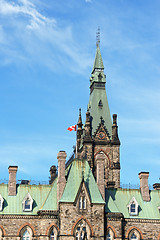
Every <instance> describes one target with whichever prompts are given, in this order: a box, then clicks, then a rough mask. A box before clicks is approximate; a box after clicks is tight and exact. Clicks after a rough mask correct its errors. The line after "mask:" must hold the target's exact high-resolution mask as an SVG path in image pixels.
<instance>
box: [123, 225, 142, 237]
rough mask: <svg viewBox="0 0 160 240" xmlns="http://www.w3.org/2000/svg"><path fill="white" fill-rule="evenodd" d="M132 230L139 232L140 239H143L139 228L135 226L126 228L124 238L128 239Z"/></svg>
mask: <svg viewBox="0 0 160 240" xmlns="http://www.w3.org/2000/svg"><path fill="white" fill-rule="evenodd" d="M134 230H135V231H136V232H138V233H139V235H140V239H143V234H142V232H141V231H140V229H139V228H137V227H131V228H129V229H128V231H127V232H126V239H129V237H130V233H131V232H133V231H134Z"/></svg>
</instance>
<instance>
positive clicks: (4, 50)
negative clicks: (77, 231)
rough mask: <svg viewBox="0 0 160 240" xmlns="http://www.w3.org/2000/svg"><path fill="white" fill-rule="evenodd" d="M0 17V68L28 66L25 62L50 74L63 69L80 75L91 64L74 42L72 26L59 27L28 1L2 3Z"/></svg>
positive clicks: (52, 19) (4, 1)
mask: <svg viewBox="0 0 160 240" xmlns="http://www.w3.org/2000/svg"><path fill="white" fill-rule="evenodd" d="M0 14H1V15H2V19H3V18H4V19H3V21H2V26H1V29H0V31H1V32H3V33H4V34H3V36H5V39H4V37H3V43H4V44H3V46H0V49H1V54H0V57H1V55H2V56H3V58H4V59H3V60H2V61H1V65H2V63H3V65H4V64H11V63H13V64H16V63H17V66H19V63H20V64H23V62H24V63H25V66H27V62H28V65H29V66H30V64H34V63H36V64H42V65H43V66H47V67H48V68H50V69H51V70H53V71H59V70H60V69H61V68H62V66H63V67H64V68H68V69H70V70H71V71H74V72H79V73H81V74H82V73H83V71H82V70H83V69H85V68H87V67H88V66H89V65H90V62H91V59H90V57H89V56H88V55H87V54H86V53H85V54H84V53H83V52H82V51H81V49H80V47H79V46H78V45H77V44H76V43H75V41H74V38H73V35H72V27H71V26H65V27H59V26H58V24H57V22H56V19H55V18H53V17H47V16H45V15H43V14H41V13H40V11H38V9H37V7H36V6H35V5H34V4H32V3H31V2H30V1H29V0H19V1H18V2H17V3H14V2H8V1H7V0H2V1H0ZM6 17H7V21H6ZM7 24H8V25H7ZM6 26H7V27H6ZM8 27H9V29H10V30H9V31H8ZM0 41H1V39H0ZM59 52H60V53H61V54H60V53H59ZM71 61H72V64H71ZM31 62H32V63H31Z"/></svg>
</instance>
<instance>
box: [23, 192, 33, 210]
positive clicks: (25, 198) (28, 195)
mask: <svg viewBox="0 0 160 240" xmlns="http://www.w3.org/2000/svg"><path fill="white" fill-rule="evenodd" d="M27 201H29V203H30V204H27V205H26V202H27ZM26 206H27V207H26ZM28 206H29V207H28ZM22 209H23V211H24V212H31V211H32V210H33V199H32V197H31V195H30V194H29V193H27V195H26V196H25V197H24V199H23V201H22Z"/></svg>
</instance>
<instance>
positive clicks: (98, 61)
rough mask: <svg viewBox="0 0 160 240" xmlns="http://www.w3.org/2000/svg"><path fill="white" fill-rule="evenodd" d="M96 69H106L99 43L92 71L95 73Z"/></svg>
mask: <svg viewBox="0 0 160 240" xmlns="http://www.w3.org/2000/svg"><path fill="white" fill-rule="evenodd" d="M96 69H101V70H103V69H104V65H103V61H102V56H101V51H100V47H99V44H97V49H96V56H95V60H94V65H93V70H92V73H93V72H94V71H95V70H96Z"/></svg>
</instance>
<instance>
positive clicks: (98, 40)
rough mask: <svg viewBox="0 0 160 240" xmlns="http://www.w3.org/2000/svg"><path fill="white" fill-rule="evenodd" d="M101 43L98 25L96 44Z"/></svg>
mask: <svg viewBox="0 0 160 240" xmlns="http://www.w3.org/2000/svg"><path fill="white" fill-rule="evenodd" d="M99 44H100V27H98V29H97V32H96V45H97V47H98V46H99Z"/></svg>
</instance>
